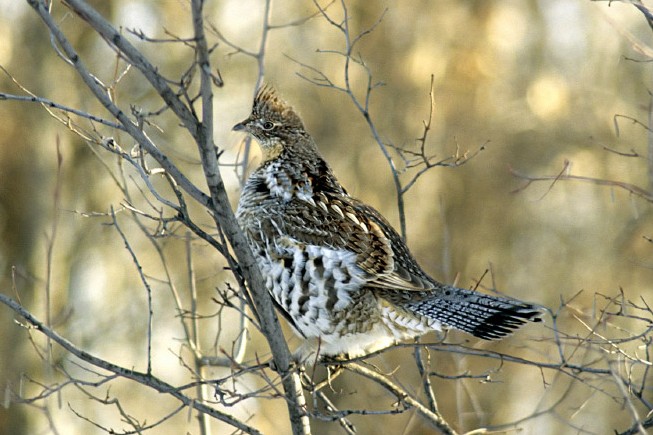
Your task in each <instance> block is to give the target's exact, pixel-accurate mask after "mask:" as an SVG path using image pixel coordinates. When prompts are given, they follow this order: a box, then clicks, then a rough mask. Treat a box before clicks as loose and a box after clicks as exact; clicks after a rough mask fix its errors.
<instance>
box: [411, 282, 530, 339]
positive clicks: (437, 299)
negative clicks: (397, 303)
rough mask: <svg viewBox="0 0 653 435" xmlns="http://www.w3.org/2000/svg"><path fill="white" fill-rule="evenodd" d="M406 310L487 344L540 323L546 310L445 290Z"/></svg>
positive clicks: (501, 298)
mask: <svg viewBox="0 0 653 435" xmlns="http://www.w3.org/2000/svg"><path fill="white" fill-rule="evenodd" d="M429 296H430V297H424V298H420V300H413V301H410V302H407V303H406V304H405V305H404V308H405V309H407V310H409V311H413V312H414V313H416V314H419V315H421V316H424V317H427V318H428V319H430V320H433V321H436V322H439V323H442V324H444V325H447V326H449V327H452V328H455V329H460V330H462V331H465V332H468V333H470V334H472V335H474V336H476V337H479V338H482V339H484V340H497V339H500V338H503V337H505V336H506V335H509V334H511V333H513V332H514V331H515V330H516V329H517V328H519V327H520V326H521V325H523V324H524V323H526V322H540V321H541V320H542V319H541V318H540V317H541V316H542V314H543V308H542V307H540V306H538V305H535V304H529V303H527V302H521V301H518V300H516V299H509V298H505V297H498V296H491V295H486V294H483V293H478V292H475V291H472V290H466V289H459V288H455V287H445V288H443V289H442V292H437V293H431V294H430V295H429Z"/></svg>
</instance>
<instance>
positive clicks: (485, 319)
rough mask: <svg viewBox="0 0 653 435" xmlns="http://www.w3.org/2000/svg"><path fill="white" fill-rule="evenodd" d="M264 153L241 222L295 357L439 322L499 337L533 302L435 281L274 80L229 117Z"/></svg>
mask: <svg viewBox="0 0 653 435" xmlns="http://www.w3.org/2000/svg"><path fill="white" fill-rule="evenodd" d="M234 130H236V131H245V132H247V133H249V134H251V135H252V136H253V137H254V138H256V139H257V141H258V142H259V144H260V146H261V149H262V152H263V161H262V163H261V164H260V166H259V167H258V168H257V169H256V170H255V171H254V172H253V173H252V174H251V176H250V177H249V179H248V180H247V183H246V184H245V186H244V188H243V192H242V195H241V198H240V203H239V205H238V211H237V217H238V221H239V223H240V225H241V227H242V229H243V231H244V232H245V235H246V237H247V239H248V241H249V244H250V247H251V248H252V251H253V253H254V255H255V257H256V258H257V262H258V265H259V267H260V268H261V272H262V273H263V276H264V277H265V278H266V282H267V288H268V290H269V291H270V293H271V295H272V297H273V299H274V300H275V302H276V304H277V307H278V308H279V309H280V311H281V312H282V313H283V315H284V316H285V317H286V318H287V319H288V320H289V322H290V323H291V324H292V326H293V327H294V329H295V330H296V331H297V333H298V334H299V335H301V336H303V337H304V338H306V339H307V341H306V343H307V344H306V346H305V347H304V348H303V349H302V350H301V354H302V356H305V355H307V354H308V353H310V352H314V351H316V350H317V349H318V348H319V353H320V354H321V355H328V356H336V355H343V354H345V355H347V356H349V357H354V356H360V355H364V354H367V353H370V352H373V351H374V350H377V349H379V348H383V347H386V346H388V345H391V344H392V343H394V342H396V341H399V340H405V339H408V338H412V337H416V336H419V335H422V334H424V333H426V332H428V331H429V330H432V329H437V330H439V329H440V328H441V325H446V326H449V327H453V328H456V329H461V330H463V331H466V332H469V333H471V334H473V335H475V336H477V337H480V338H483V339H498V338H501V337H503V336H505V335H508V334H509V333H511V332H512V331H513V330H514V329H516V328H518V327H519V326H520V325H522V324H523V323H525V322H527V321H537V320H539V315H540V314H541V309H540V307H538V306H536V305H533V304H529V303H524V302H520V301H517V300H513V299H508V298H501V297H496V296H490V295H485V294H482V293H479V292H476V291H472V290H465V289H460V288H456V287H452V286H448V285H445V284H441V283H439V282H437V281H436V280H434V279H433V278H431V277H430V276H428V275H427V274H426V273H425V272H424V271H423V270H422V269H421V268H420V266H419V264H418V263H417V261H416V260H415V259H414V258H413V256H412V255H411V253H410V252H409V250H408V248H407V246H406V245H405V243H404V242H403V240H402V239H401V237H400V236H399V235H398V234H397V232H396V231H395V230H394V229H393V228H392V226H391V225H390V224H389V223H388V222H387V221H386V220H385V219H384V218H383V216H381V214H380V213H379V212H377V211H376V210H374V209H373V208H372V207H370V206H368V205H366V204H364V203H362V202H361V201H359V200H357V199H355V198H352V197H351V196H349V195H348V194H347V192H346V191H345V189H344V188H343V187H342V186H341V185H340V183H339V182H338V180H337V179H336V178H335V176H334V175H333V172H332V171H331V168H329V166H328V164H327V163H326V162H325V161H324V159H322V157H321V156H320V154H319V152H318V150H317V147H316V145H315V142H314V141H313V139H312V138H311V136H310V135H309V134H308V133H307V132H306V130H305V129H304V126H303V124H302V121H301V119H300V118H299V116H298V115H297V114H296V113H295V112H294V110H293V109H292V108H291V107H290V106H289V105H288V104H286V103H285V102H284V101H282V100H281V99H280V98H279V97H278V96H277V95H276V93H275V91H274V90H272V89H271V88H268V87H265V88H263V89H262V90H261V91H259V93H258V94H257V96H256V98H255V100H254V107H253V109H252V114H251V115H250V116H249V117H248V118H247V119H245V120H244V121H242V122H241V123H239V124H237V125H236V126H234Z"/></svg>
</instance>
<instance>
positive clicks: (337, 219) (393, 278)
mask: <svg viewBox="0 0 653 435" xmlns="http://www.w3.org/2000/svg"><path fill="white" fill-rule="evenodd" d="M307 205H308V206H307ZM283 225H286V226H291V227H292V228H291V231H288V232H287V234H293V238H295V239H296V240H297V241H298V242H301V243H306V244H310V245H315V246H321V247H328V248H331V249H344V250H346V251H350V252H353V253H355V254H356V259H357V260H356V265H357V266H358V267H359V268H360V269H361V270H362V271H363V272H364V273H365V277H366V279H367V285H368V286H371V287H377V288H384V289H400V290H416V291H424V290H430V289H433V288H434V282H433V280H432V279H431V278H430V277H429V276H428V275H427V274H426V273H425V272H424V271H423V270H422V269H421V268H420V267H419V266H418V264H417V262H416V261H415V259H414V258H413V257H412V255H411V254H410V252H409V250H408V247H407V246H406V244H405V243H404V241H403V240H402V239H401V237H400V236H399V234H398V233H397V232H396V231H395V230H394V229H393V228H392V226H391V225H390V224H389V223H388V222H387V221H386V219H385V218H384V217H383V216H382V215H381V214H380V213H379V212H378V211H376V210H375V209H374V208H372V207H370V206H368V205H366V204H364V203H362V202H361V201H359V200H357V199H354V198H352V197H350V196H348V195H346V194H345V195H343V194H341V193H339V194H330V193H328V192H327V193H324V192H320V193H317V194H315V195H314V196H313V201H312V203H310V204H307V203H303V204H301V207H288V209H286V214H285V216H284V223H283Z"/></svg>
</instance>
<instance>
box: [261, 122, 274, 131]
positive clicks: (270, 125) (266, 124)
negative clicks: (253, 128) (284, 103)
mask: <svg viewBox="0 0 653 435" xmlns="http://www.w3.org/2000/svg"><path fill="white" fill-rule="evenodd" d="M273 128H274V123H273V122H270V121H265V122H264V123H263V130H272V129H273Z"/></svg>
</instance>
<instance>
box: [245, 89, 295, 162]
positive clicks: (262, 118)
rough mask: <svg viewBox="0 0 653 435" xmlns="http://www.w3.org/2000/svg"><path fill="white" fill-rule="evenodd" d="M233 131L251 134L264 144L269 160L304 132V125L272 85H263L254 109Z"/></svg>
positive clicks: (263, 148) (262, 145)
mask: <svg viewBox="0 0 653 435" xmlns="http://www.w3.org/2000/svg"><path fill="white" fill-rule="evenodd" d="M233 130H234V131H244V132H246V133H249V134H251V135H252V136H253V137H254V138H255V139H256V140H257V141H258V142H259V143H260V145H261V148H262V150H263V153H264V154H265V155H266V160H267V159H268V158H270V157H271V156H272V155H278V154H279V152H281V150H282V149H283V147H284V146H287V145H289V144H292V143H293V142H294V141H293V140H292V139H293V138H294V139H296V138H297V136H298V135H299V136H303V135H304V134H305V131H304V125H303V124H302V121H301V119H300V118H299V116H298V115H297V113H295V111H294V110H293V108H292V107H291V106H290V105H289V104H288V103H286V102H285V101H283V100H282V99H281V98H279V96H278V95H277V93H276V91H275V90H274V89H273V88H272V87H270V86H264V87H262V88H261V89H260V90H259V91H258V93H257V94H256V97H255V98H254V105H253V107H252V113H251V114H250V115H249V117H247V119H245V120H243V121H241V122H239V123H238V124H236V125H234V127H233Z"/></svg>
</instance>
